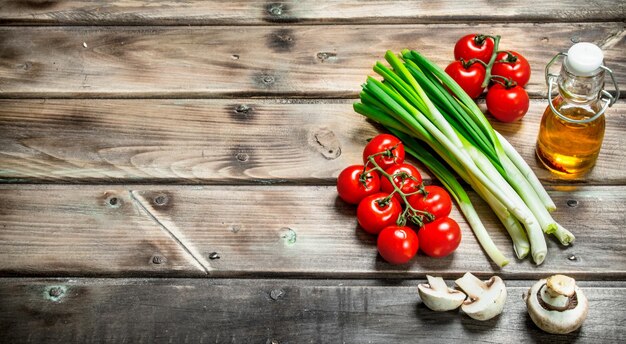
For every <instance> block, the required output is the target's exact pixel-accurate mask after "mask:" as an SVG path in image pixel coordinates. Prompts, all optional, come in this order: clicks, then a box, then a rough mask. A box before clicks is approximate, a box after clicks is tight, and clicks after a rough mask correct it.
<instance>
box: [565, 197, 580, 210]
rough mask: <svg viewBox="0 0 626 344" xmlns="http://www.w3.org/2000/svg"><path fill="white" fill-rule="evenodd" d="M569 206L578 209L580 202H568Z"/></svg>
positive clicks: (573, 200) (571, 200) (572, 200)
mask: <svg viewBox="0 0 626 344" xmlns="http://www.w3.org/2000/svg"><path fill="white" fill-rule="evenodd" d="M567 206H568V207H570V208H576V207H578V201H577V200H575V199H570V200H567Z"/></svg>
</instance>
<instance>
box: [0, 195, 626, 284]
mask: <svg viewBox="0 0 626 344" xmlns="http://www.w3.org/2000/svg"><path fill="white" fill-rule="evenodd" d="M550 194H551V195H552V197H553V198H554V200H555V202H556V204H557V207H558V210H557V211H556V212H554V213H553V216H554V218H555V219H556V220H557V221H558V222H559V223H561V224H562V225H563V226H565V227H566V228H569V229H570V230H571V231H572V232H573V233H574V234H575V235H576V236H577V241H576V242H575V244H574V245H573V246H571V247H569V248H565V247H562V246H560V244H558V242H557V241H556V240H554V238H552V237H549V238H548V239H547V243H548V255H547V257H546V260H545V262H544V264H543V265H541V266H535V265H534V264H533V263H532V262H531V261H530V260H529V259H526V260H523V261H517V260H516V259H514V255H513V251H512V248H511V244H510V239H509V237H508V234H506V233H505V231H504V229H503V227H502V226H501V225H500V224H499V222H498V220H497V218H496V217H495V216H494V215H493V213H492V212H491V210H489V209H488V208H487V207H486V205H485V204H484V203H483V202H482V201H480V200H479V199H477V198H476V197H475V196H474V194H472V193H471V195H472V199H473V200H474V203H475V206H476V208H477V211H478V214H479V215H480V217H481V219H482V221H483V223H484V224H485V226H486V227H487V229H488V230H489V232H490V235H491V236H492V238H493V240H494V242H495V243H496V245H497V246H498V247H499V248H500V249H501V250H502V251H503V253H504V254H505V255H506V256H507V257H509V258H510V260H511V263H510V264H509V265H508V266H506V267H504V268H503V269H502V270H501V271H500V270H499V269H498V268H497V267H496V266H494V265H492V264H490V261H489V259H488V258H487V257H486V255H485V254H484V252H483V251H482V249H481V248H480V246H479V244H478V243H477V242H476V240H475V238H474V236H473V234H472V232H471V230H470V228H469V227H468V225H467V224H466V222H465V220H464V218H463V216H462V215H461V214H460V213H459V211H458V209H457V208H456V206H455V207H454V209H453V212H452V214H451V217H452V218H454V219H456V220H457V221H458V222H459V224H460V225H461V229H462V235H463V240H462V242H461V246H460V247H459V249H458V250H457V251H456V252H455V253H454V254H453V255H451V256H449V257H446V258H443V259H434V258H429V257H426V256H425V255H423V254H421V253H420V254H419V255H418V256H417V257H416V258H415V259H414V260H412V261H411V262H410V263H409V264H406V265H403V266H392V265H389V264H387V263H386V262H384V261H383V260H382V258H380V257H379V256H378V255H377V251H376V245H375V237H373V236H371V235H369V234H367V233H365V232H364V231H363V230H361V229H360V228H359V227H358V225H357V220H356V216H355V210H356V209H355V207H354V206H352V205H348V204H345V203H344V202H343V201H341V200H340V199H339V198H338V197H337V193H336V190H335V187H334V186H282V185H271V186H172V185H134V186H124V185H117V186H115V185H85V186H75V185H56V186H53V185H4V186H0V274H2V275H17V276H55V275H57V276H58V275H63V276H68V275H69V276H119V277H124V276H166V275H168V274H175V275H176V276H206V275H208V276H216V277H217V276H219V277H235V276H236V277H262V276H290V277H296V276H300V277H303V276H306V277H308V276H315V277H317V278H323V277H332V278H338V277H341V276H344V277H350V278H361V277H362V278H379V277H394V278H409V277H412V278H415V277H418V278H421V277H423V276H424V274H425V273H436V274H443V275H446V276H449V275H457V274H459V273H463V272H466V271H472V272H475V273H477V274H479V275H485V274H490V273H492V271H500V273H501V274H502V275H503V276H507V277H509V278H538V276H542V275H545V274H548V273H566V274H570V275H572V276H575V277H576V278H579V279H587V280H588V279H602V280H609V279H614V280H622V279H624V278H626V254H624V253H625V249H626V243H625V242H624V240H623V226H624V223H626V211H625V210H624V206H625V204H626V202H625V197H626V194H625V193H624V191H623V187H621V186H613V187H611V186H592V187H586V186H578V187H577V186H557V187H554V188H551V189H550ZM112 199H115V201H114V202H112V201H111V200H112ZM155 255H156V256H160V257H162V264H155V263H154V261H153V260H152V259H153V257H154V256H155ZM218 257H219V258H218ZM212 258H214V259H212ZM215 258H218V259H215Z"/></svg>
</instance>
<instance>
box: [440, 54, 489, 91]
mask: <svg viewBox="0 0 626 344" xmlns="http://www.w3.org/2000/svg"><path fill="white" fill-rule="evenodd" d="M446 73H448V75H449V76H450V77H451V78H452V79H454V81H456V83H457V84H459V86H461V88H462V89H463V91H465V93H467V95H469V96H470V97H471V98H472V99H475V98H478V96H480V94H481V93H483V90H484V87H482V83H483V81H484V80H485V74H486V72H485V67H483V65H481V64H480V63H474V64H472V65H471V66H469V67H468V68H465V67H464V66H463V64H462V63H461V62H460V61H454V62H452V63H450V64H449V65H448V67H446Z"/></svg>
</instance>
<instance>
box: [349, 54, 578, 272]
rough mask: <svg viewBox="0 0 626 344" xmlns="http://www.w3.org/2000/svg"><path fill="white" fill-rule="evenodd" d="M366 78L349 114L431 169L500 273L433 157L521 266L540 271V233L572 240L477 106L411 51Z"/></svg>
mask: <svg viewBox="0 0 626 344" xmlns="http://www.w3.org/2000/svg"><path fill="white" fill-rule="evenodd" d="M385 59H386V60H387V62H388V63H389V64H390V66H391V68H389V67H386V66H385V65H383V64H382V63H380V62H377V63H376V65H375V66H374V71H375V72H376V73H377V74H379V75H380V76H381V77H382V78H383V79H384V80H383V81H382V82H381V81H379V80H377V79H375V78H372V77H368V79H367V82H366V83H365V84H363V90H362V92H361V94H360V98H361V102H360V103H355V104H354V110H355V111H356V112H358V113H360V114H362V115H364V116H366V117H367V118H369V119H371V120H373V121H374V122H378V123H380V124H382V125H383V126H384V127H386V128H387V129H388V130H389V131H390V132H391V133H393V134H395V135H396V136H398V137H399V138H400V139H401V140H402V142H403V143H404V145H405V149H406V151H407V152H408V153H409V154H411V155H413V156H415V157H416V158H417V159H418V160H420V161H421V162H422V163H424V165H425V166H426V167H427V168H429V169H430V170H431V171H432V172H433V174H435V176H436V177H437V178H439V179H440V180H441V182H442V183H443V184H444V186H446V187H447V189H448V190H449V191H450V193H451V194H452V196H453V197H454V198H455V200H456V202H457V203H458V204H459V207H460V209H461V211H462V212H463V214H464V215H465V217H466V219H467V221H468V223H469V224H470V226H471V228H472V230H473V231H474V234H475V236H476V238H477V239H478V241H479V243H480V244H481V246H482V247H483V249H484V250H485V252H486V253H487V255H488V256H489V257H490V258H491V259H492V260H493V261H494V262H495V263H496V264H498V265H499V266H504V265H506V264H507V263H508V260H507V258H506V257H505V256H504V255H503V254H502V253H501V252H500V250H499V249H498V248H497V247H496V245H495V244H494V242H493V240H492V239H491V237H490V236H489V234H488V232H487V230H486V229H485V227H484V225H483V224H482V222H481V221H480V219H479V217H478V214H477V213H476V210H475V209H474V207H473V205H472V203H471V202H470V199H469V197H468V195H467V193H466V192H465V190H463V187H462V186H461V184H460V183H459V182H458V180H457V179H456V177H455V176H454V175H453V174H452V172H450V170H449V169H448V167H446V166H445V165H444V164H443V163H442V162H441V161H439V160H438V159H437V158H436V157H435V156H434V155H433V154H432V153H431V151H433V152H434V153H435V154H436V155H438V156H439V157H440V158H441V159H443V161H444V162H445V163H446V164H447V166H449V167H450V168H452V170H454V171H455V172H456V173H457V174H458V176H460V177H461V178H462V179H463V180H464V181H465V182H466V183H467V184H469V185H470V186H471V187H472V188H473V189H474V190H475V191H476V192H477V193H478V195H480V196H481V197H482V198H483V199H484V200H485V201H486V202H487V203H488V204H489V206H490V207H491V208H492V209H493V211H494V212H495V214H496V215H497V216H498V218H499V219H500V221H501V222H502V223H503V225H504V227H505V228H506V230H507V231H508V233H509V235H510V236H511V239H512V241H513V247H514V250H515V253H516V255H517V257H518V258H520V259H522V258H524V257H526V256H527V255H528V253H529V252H530V253H531V256H532V258H533V260H534V262H535V263H536V264H541V263H542V262H543V260H544V259H545V256H546V253H547V246H546V241H545V237H544V233H546V234H553V235H555V236H556V237H557V238H558V240H559V241H560V242H561V243H562V244H563V245H569V244H570V243H571V242H573V241H574V236H573V235H572V233H570V232H569V231H567V230H566V229H565V228H563V227H562V226H561V225H559V224H558V223H556V221H554V219H553V218H552V217H551V216H550V212H551V211H553V210H555V209H556V206H555V205H554V202H553V201H552V200H551V199H550V196H549V195H548V193H547V192H546V190H545V189H544V188H543V186H542V185H541V182H540V181H539V180H538V179H537V177H536V176H535V174H534V173H533V171H532V170H531V169H530V167H529V166H528V164H526V162H525V161H524V159H523V158H522V157H521V156H520V155H519V153H518V152H517V151H516V150H515V149H514V148H513V147H512V146H511V144H510V143H509V142H508V141H507V140H506V139H505V138H504V137H502V136H501V135H500V134H498V133H497V132H496V131H495V130H494V129H493V128H492V127H491V125H490V124H489V121H488V120H487V118H486V117H485V115H484V114H483V113H482V111H481V110H480V109H479V108H478V106H477V105H476V103H475V102H474V101H473V100H472V99H471V98H470V97H469V96H468V95H467V94H466V93H465V92H464V91H463V89H461V87H460V86H459V85H458V84H457V83H456V82H455V81H454V80H453V79H452V78H450V77H449V76H448V75H447V74H446V73H445V72H444V71H443V70H442V69H441V68H439V67H438V66H437V65H435V64H434V63H432V62H431V61H429V60H428V59H426V58H425V57H424V56H422V55H421V54H419V53H418V52H416V51H409V50H403V51H402V54H401V55H400V56H396V55H395V54H394V53H393V52H391V51H387V53H386V54H385Z"/></svg>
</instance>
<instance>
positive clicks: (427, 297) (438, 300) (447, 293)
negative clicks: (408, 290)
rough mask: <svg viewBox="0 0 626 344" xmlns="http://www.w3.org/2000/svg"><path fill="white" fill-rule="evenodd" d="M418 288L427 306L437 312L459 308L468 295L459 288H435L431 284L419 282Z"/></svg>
mask: <svg viewBox="0 0 626 344" xmlns="http://www.w3.org/2000/svg"><path fill="white" fill-rule="evenodd" d="M417 290H418V292H419V294H420V298H422V301H423V302H424V304H425V305H426V307H428V308H430V309H432V310H433V311H437V312H445V311H451V310H453V309H457V308H459V306H461V304H462V303H463V301H464V300H465V297H466V295H465V294H464V293H463V292H461V291H458V290H455V289H451V288H448V287H446V290H435V289H433V288H431V286H430V284H419V285H418V286H417Z"/></svg>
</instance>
